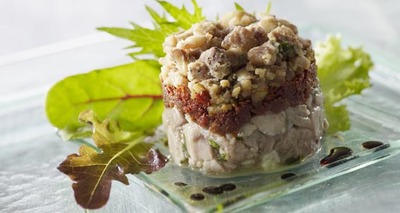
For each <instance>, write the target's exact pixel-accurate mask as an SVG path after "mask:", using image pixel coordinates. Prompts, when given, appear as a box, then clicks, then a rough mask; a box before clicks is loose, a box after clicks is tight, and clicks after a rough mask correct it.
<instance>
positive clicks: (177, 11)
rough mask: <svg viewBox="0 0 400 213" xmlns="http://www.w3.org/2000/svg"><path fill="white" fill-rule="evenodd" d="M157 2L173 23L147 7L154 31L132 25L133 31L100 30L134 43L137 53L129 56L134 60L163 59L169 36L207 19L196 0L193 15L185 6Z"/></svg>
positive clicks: (101, 28) (112, 28) (110, 28)
mask: <svg viewBox="0 0 400 213" xmlns="http://www.w3.org/2000/svg"><path fill="white" fill-rule="evenodd" d="M157 2H158V3H159V4H160V5H161V6H162V7H163V9H164V10H165V11H166V12H167V14H168V15H169V16H171V17H172V18H174V20H173V21H169V20H168V17H166V16H165V15H160V14H158V13H157V12H156V11H155V10H153V9H152V8H150V7H148V6H146V10H147V12H148V13H149V14H150V16H151V17H152V19H153V24H154V29H150V28H146V27H142V26H140V25H137V24H135V23H131V24H132V27H133V28H132V29H124V28H115V27H100V28H98V30H100V31H104V32H107V33H109V34H111V35H114V36H117V37H120V38H124V39H128V40H130V41H132V42H134V45H133V46H131V48H134V49H135V51H134V52H132V53H130V54H129V55H130V56H131V57H133V58H134V59H137V58H138V56H143V55H146V56H149V55H150V56H151V55H153V56H154V58H160V57H163V56H164V55H165V54H164V52H163V48H162V44H163V42H164V40H165V38H166V37H167V36H168V35H170V34H172V33H174V32H178V31H180V30H182V29H185V30H186V29H188V28H190V27H191V26H192V25H193V24H195V23H198V22H200V21H202V20H204V19H205V17H204V16H203V15H202V11H201V8H200V7H199V6H198V5H197V2H196V1H194V0H192V4H193V11H194V12H193V13H189V11H188V10H187V9H186V8H185V7H184V6H182V8H178V7H177V6H175V5H173V4H171V3H169V2H166V1H157Z"/></svg>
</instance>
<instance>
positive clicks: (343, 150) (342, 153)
mask: <svg viewBox="0 0 400 213" xmlns="http://www.w3.org/2000/svg"><path fill="white" fill-rule="evenodd" d="M352 153H353V151H352V150H351V149H349V148H347V147H335V148H333V149H331V151H330V153H329V155H328V156H326V157H325V158H323V159H322V160H321V161H320V164H321V166H324V165H327V164H330V163H332V162H335V161H338V160H341V159H343V158H346V157H349V156H351V155H352Z"/></svg>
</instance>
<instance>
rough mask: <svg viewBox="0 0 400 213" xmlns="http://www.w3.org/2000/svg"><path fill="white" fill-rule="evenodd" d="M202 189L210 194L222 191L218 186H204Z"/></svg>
mask: <svg viewBox="0 0 400 213" xmlns="http://www.w3.org/2000/svg"><path fill="white" fill-rule="evenodd" d="M202 191H203V192H205V193H208V194H212V195H218V194H222V193H223V192H224V190H223V189H222V187H220V186H206V187H204V188H203V190H202Z"/></svg>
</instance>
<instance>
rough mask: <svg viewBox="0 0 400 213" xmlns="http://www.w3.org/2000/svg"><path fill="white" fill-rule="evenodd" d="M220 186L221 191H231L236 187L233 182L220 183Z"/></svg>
mask: <svg viewBox="0 0 400 213" xmlns="http://www.w3.org/2000/svg"><path fill="white" fill-rule="evenodd" d="M220 188H221V189H222V190H223V191H226V192H227V191H233V190H235V189H236V185H235V184H233V183H226V184H222V185H221V186H220Z"/></svg>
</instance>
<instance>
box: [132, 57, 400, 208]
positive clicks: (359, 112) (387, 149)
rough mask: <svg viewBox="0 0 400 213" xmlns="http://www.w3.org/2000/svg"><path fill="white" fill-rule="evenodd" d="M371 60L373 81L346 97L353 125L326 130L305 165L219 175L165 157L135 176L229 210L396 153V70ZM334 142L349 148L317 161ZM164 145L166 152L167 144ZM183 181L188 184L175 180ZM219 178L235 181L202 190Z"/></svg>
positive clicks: (195, 203)
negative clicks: (216, 190)
mask: <svg viewBox="0 0 400 213" xmlns="http://www.w3.org/2000/svg"><path fill="white" fill-rule="evenodd" d="M374 62H375V68H374V70H373V71H372V73H371V78H372V79H371V80H372V85H373V86H372V87H371V88H369V89H367V90H366V91H364V92H363V93H362V95H357V96H353V97H350V98H348V99H346V101H345V102H344V103H345V104H346V105H347V108H348V110H349V114H350V118H351V129H350V130H349V131H346V132H342V133H339V134H337V135H335V136H329V137H328V136H325V137H324V138H323V140H322V142H321V144H322V147H321V150H320V151H319V152H318V153H317V154H316V155H315V156H313V157H312V158H311V159H309V160H308V161H307V162H306V163H305V164H303V165H300V166H298V167H295V168H292V169H288V170H286V171H283V172H275V173H267V174H255V175H248V176H240V177H233V178H217V177H206V176H204V175H202V174H201V173H199V172H196V171H192V170H190V169H188V168H182V167H179V166H176V165H174V164H173V163H169V164H167V166H166V167H165V168H163V169H162V170H161V171H160V172H156V173H154V174H151V175H146V174H140V175H138V178H139V179H141V180H143V181H144V182H145V183H146V185H147V187H149V188H150V189H152V190H153V191H155V192H156V193H160V194H162V195H163V196H165V197H166V198H168V199H169V200H171V201H172V202H174V203H175V204H176V205H178V206H179V207H180V208H181V209H183V210H184V211H187V212H219V211H227V212H231V211H239V210H244V209H247V208H249V207H253V206H256V205H259V204H262V203H266V202H268V201H271V200H273V199H277V198H279V197H282V196H285V195H288V194H291V193H293V192H296V191H299V190H302V189H305V188H308V187H312V186H314V185H316V184H319V183H321V182H324V181H327V180H330V179H332V178H335V177H338V176H341V175H344V174H347V173H350V172H353V171H356V170H358V169H361V168H364V167H366V166H370V165H372V164H375V163H377V162H379V161H382V160H385V159H387V158H390V157H392V156H395V155H397V154H399V153H400V128H399V126H400V119H399V117H400V105H399V104H398V101H399V100H400V86H399V84H398V82H400V73H399V72H397V71H395V70H392V69H390V68H389V67H388V66H385V61H384V59H382V58H379V56H377V55H374ZM366 141H380V142H382V143H383V145H381V146H378V147H375V148H372V149H366V148H364V147H363V146H362V143H363V142H366ZM335 147H346V148H349V149H351V150H352V154H351V156H348V157H345V158H343V159H340V160H338V161H335V162H332V163H330V164H328V165H324V166H321V164H320V161H321V159H323V158H324V157H326V156H328V155H329V153H330V150H331V149H333V148H335ZM163 151H164V153H168V151H167V148H166V147H164V148H163ZM292 175H294V176H292ZM287 176H292V177H290V178H286V177H287ZM181 183H185V184H187V185H185V186H182V185H179V184H181ZM223 184H234V185H235V186H236V189H234V190H232V191H224V192H223V193H222V194H217V195H213V194H208V193H205V192H203V191H202V189H203V188H204V187H208V186H221V185H223ZM197 193H201V194H202V195H204V199H202V200H194V199H192V198H191V195H193V194H197Z"/></svg>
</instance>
